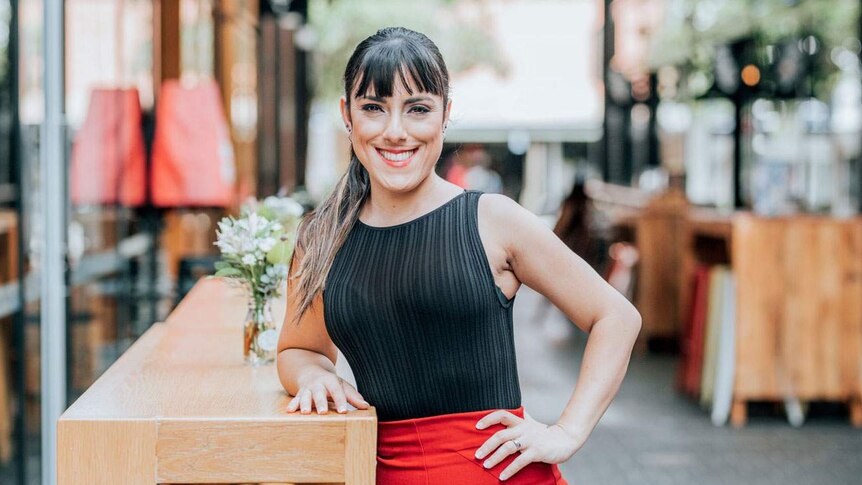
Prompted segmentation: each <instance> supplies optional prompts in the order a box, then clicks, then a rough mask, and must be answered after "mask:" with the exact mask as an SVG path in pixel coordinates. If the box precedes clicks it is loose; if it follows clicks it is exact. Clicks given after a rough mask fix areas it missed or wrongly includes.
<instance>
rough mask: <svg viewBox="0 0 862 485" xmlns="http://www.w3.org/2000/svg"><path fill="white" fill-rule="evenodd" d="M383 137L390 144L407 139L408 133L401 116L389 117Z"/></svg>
mask: <svg viewBox="0 0 862 485" xmlns="http://www.w3.org/2000/svg"><path fill="white" fill-rule="evenodd" d="M383 137H384V138H385V139H386V140H387V141H390V142H393V141H400V140H404V139H406V138H407V132H406V131H405V130H404V123H403V122H402V120H401V115H399V114H393V115H392V116H390V117H389V120H388V122H387V123H386V129H385V131H384V132H383Z"/></svg>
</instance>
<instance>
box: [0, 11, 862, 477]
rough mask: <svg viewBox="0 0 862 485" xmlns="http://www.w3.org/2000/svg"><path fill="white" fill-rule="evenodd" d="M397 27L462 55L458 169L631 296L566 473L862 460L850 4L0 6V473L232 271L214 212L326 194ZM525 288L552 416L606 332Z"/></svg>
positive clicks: (861, 243)
mask: <svg viewBox="0 0 862 485" xmlns="http://www.w3.org/2000/svg"><path fill="white" fill-rule="evenodd" d="M392 25H403V26H406V27H409V28H413V29H415V30H419V31H421V32H423V33H425V34H427V35H428V36H429V37H430V38H431V39H432V40H434V41H435V42H436V43H437V44H438V45H439V46H440V48H441V50H442V51H443V54H444V57H445V58H446V60H447V63H448V65H449V68H450V70H451V71H452V97H453V99H454V111H453V113H452V122H451V123H450V126H449V129H448V131H447V138H446V143H445V145H444V149H443V155H442V157H441V160H440V163H439V165H438V171H439V173H440V174H441V175H442V176H444V177H446V178H447V179H448V180H451V181H453V182H455V183H457V184H459V185H462V186H464V187H469V188H474V189H478V190H483V191H486V192H500V193H504V194H506V195H508V196H510V197H512V198H513V199H515V200H517V201H519V202H520V203H521V204H522V205H523V206H524V207H526V208H528V209H530V210H531V211H533V212H534V213H535V214H537V215H539V216H540V217H542V219H543V220H545V221H546V222H547V224H548V226H549V227H552V228H553V229H554V231H555V232H556V233H557V235H558V236H560V238H561V239H562V240H563V241H564V242H565V243H566V244H567V245H568V246H569V247H571V248H572V249H573V250H574V251H576V252H577V253H578V254H579V255H580V256H581V257H583V258H584V259H585V260H587V262H589V263H590V264H591V265H592V266H593V267H594V268H595V269H596V271H598V272H599V274H601V275H602V276H603V277H605V278H606V279H607V280H608V281H609V282H610V283H611V284H612V285H613V286H614V287H615V288H617V289H618V290H619V291H621V292H622V293H624V294H625V295H626V296H627V297H629V298H630V299H631V300H632V301H633V302H635V304H636V305H637V307H638V309H639V310H640V311H641V314H642V316H643V323H644V324H643V330H642V332H641V337H640V341H639V342H638V345H637V348H636V351H635V355H634V356H633V359H632V363H631V366H630V371H629V374H628V376H627V378H626V381H625V382H624V384H623V386H622V388H621V391H620V394H619V396H618V398H617V399H616V401H615V402H614V403H613V404H612V406H611V408H610V409H609V410H608V413H607V414H606V415H605V417H604V419H603V420H602V422H601V423H600V424H599V426H598V428H597V429H596V431H595V432H594V434H593V436H592V438H591V439H590V441H588V443H587V445H586V446H585V447H584V448H583V449H582V450H581V451H580V452H579V453H578V454H577V455H576V456H575V458H573V459H572V460H571V461H570V462H568V463H567V464H565V465H564V466H563V468H562V469H563V472H564V475H565V476H566V477H567V478H568V479H569V480H570V482H571V483H601V484H615V483H657V484H664V483H690V482H692V481H695V480H697V481H698V482H699V483H728V482H733V483H858V480H859V477H862V460H859V456H860V453H862V434H860V430H859V427H860V426H862V221H860V218H859V217H858V213H859V210H860V206H862V197H860V184H862V167H860V142H862V75H860V53H862V42H860V35H861V34H862V15H860V2H857V1H852V0H828V1H827V0H413V1H411V2H399V1H395V0H379V1H359V0H65V1H63V0H0V483H9V484H25V483H26V484H30V483H33V484H35V483H43V477H44V476H45V473H44V470H45V469H47V467H52V466H53V463H54V460H55V459H56V457H55V451H54V449H53V448H54V447H53V445H51V444H50V443H52V441H50V438H51V437H52V436H53V431H52V429H51V426H52V425H51V424H50V423H56V419H57V417H58V416H59V413H60V412H61V411H62V410H63V409H65V408H66V407H67V406H68V405H69V404H71V403H72V402H73V401H74V400H75V399H76V398H77V397H78V396H79V395H81V393H83V392H84V391H85V390H86V389H87V387H88V386H89V385H90V384H92V383H93V382H94V381H95V379H97V378H98V377H99V375H101V373H102V372H104V370H105V369H106V368H107V367H109V366H110V365H111V364H112V363H113V362H114V361H115V360H116V359H117V358H118V357H119V356H120V355H121V354H122V353H123V352H124V351H125V350H126V349H127V348H128V347H129V345H131V344H132V343H133V342H134V341H135V339H136V338H137V337H139V336H140V335H141V334H142V333H143V332H144V331H146V330H147V328H148V327H149V326H150V325H151V324H152V323H153V322H158V321H162V320H163V319H164V318H165V317H166V315H167V314H168V313H169V312H170V311H171V309H172V308H173V307H174V306H175V304H176V303H177V302H178V301H180V300H181V299H182V298H183V296H184V295H185V293H186V292H188V290H189V289H190V288H191V286H193V285H194V283H195V281H196V280H197V279H198V278H199V277H201V276H202V275H205V274H211V273H212V271H213V264H214V262H215V260H216V259H217V253H216V248H215V247H214V246H213V244H212V243H213V241H214V240H215V223H216V222H217V221H218V219H219V218H220V217H222V216H223V215H226V214H232V213H236V211H237V210H238V208H239V206H240V204H241V203H242V202H243V201H244V200H246V199H247V198H249V197H265V196H267V195H272V194H276V193H281V194H286V195H293V196H294V197H297V198H300V199H301V200H303V201H304V203H305V204H306V206H307V207H309V208H310V207H313V206H314V204H315V203H317V202H319V201H320V200H321V198H322V197H324V196H325V195H326V194H327V192H328V190H329V189H330V188H331V187H332V186H333V184H334V183H335V181H336V179H337V177H338V176H339V174H340V173H341V171H342V170H343V169H344V168H345V167H346V165H347V161H348V159H347V157H348V150H349V147H348V144H347V139H346V137H345V136H344V133H343V126H342V123H341V121H340V117H339V112H338V104H337V100H338V97H339V96H340V95H341V89H342V85H341V75H342V71H343V68H344V65H345V64H346V61H347V57H348V56H349V54H350V52H351V51H352V50H353V48H354V47H355V45H356V44H357V43H358V42H359V41H360V40H362V39H363V38H365V37H367V36H368V35H370V34H372V33H374V32H375V31H376V30H377V29H378V28H381V27H384V26H392ZM573 291H577V289H573ZM518 302H519V303H518V305H516V310H515V312H516V336H517V339H518V343H517V345H518V351H519V354H518V359H519V369H520V373H521V381H522V387H523V392H524V404H525V406H526V408H527V409H528V411H529V412H531V414H533V416H534V417H536V418H537V419H540V420H543V421H545V422H552V421H553V420H555V419H556V418H557V416H558V415H559V413H560V411H561V410H562V408H563V406H564V405H565V403H566V401H567V400H568V397H569V395H570V393H571V390H572V389H573V386H574V383H575V381H576V377H577V370H578V366H579V363H580V359H581V356H582V353H583V347H584V343H585V341H586V335H583V334H582V332H580V331H578V330H577V329H576V328H575V327H574V326H573V325H572V324H571V322H568V321H567V320H566V318H565V316H564V315H562V314H561V313H560V312H559V311H557V310H556V309H555V308H554V307H552V306H551V305H550V304H549V303H547V302H546V301H545V300H544V299H543V298H542V297H541V295H538V294H536V293H534V292H532V291H531V290H530V289H528V288H524V289H523V290H522V291H521V296H519V299H518ZM238 328H239V327H238ZM238 331H239V330H238ZM46 342H60V345H63V346H64V348H65V350H66V352H65V359H59V360H57V361H52V360H51V359H52V355H54V354H56V355H61V354H59V353H52V352H50V351H48V350H46V349H50V348H51V347H50V345H48V344H46ZM46 366H49V367H46ZM45 423H48V424H47V425H46V424H45ZM45 443H48V445H46V444H45Z"/></svg>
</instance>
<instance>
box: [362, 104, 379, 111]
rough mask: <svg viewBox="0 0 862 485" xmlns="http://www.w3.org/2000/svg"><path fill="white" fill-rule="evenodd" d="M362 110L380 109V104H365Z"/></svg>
mask: <svg viewBox="0 0 862 485" xmlns="http://www.w3.org/2000/svg"><path fill="white" fill-rule="evenodd" d="M362 110H363V111H382V110H381V108H380V106H378V105H376V104H366V105H365V106H363V107H362Z"/></svg>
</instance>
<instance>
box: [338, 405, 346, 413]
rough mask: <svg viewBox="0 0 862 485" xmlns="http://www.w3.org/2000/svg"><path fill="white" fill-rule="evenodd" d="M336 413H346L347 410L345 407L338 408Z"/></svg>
mask: <svg viewBox="0 0 862 485" xmlns="http://www.w3.org/2000/svg"><path fill="white" fill-rule="evenodd" d="M338 412H339V413H346V412H347V408H346V407H344V406H338Z"/></svg>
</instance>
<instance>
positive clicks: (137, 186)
mask: <svg viewBox="0 0 862 485" xmlns="http://www.w3.org/2000/svg"><path fill="white" fill-rule="evenodd" d="M145 176H146V153H145V149H144V135H143V132H142V129H141V103H140V100H139V98H138V90H137V89H135V88H122V89H121V88H97V89H94V90H93V91H92V92H91V93H90V105H89V107H88V108H87V117H86V118H85V119H84V124H83V125H82V126H81V129H80V130H79V131H78V133H77V134H76V135H75V141H74V144H73V145H72V160H71V173H70V178H71V180H70V184H71V198H72V204H73V205H91V204H117V203H119V204H122V205H125V206H137V205H141V204H143V203H144V199H145V197H146V182H145V180H144V177H145Z"/></svg>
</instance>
